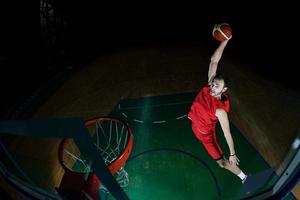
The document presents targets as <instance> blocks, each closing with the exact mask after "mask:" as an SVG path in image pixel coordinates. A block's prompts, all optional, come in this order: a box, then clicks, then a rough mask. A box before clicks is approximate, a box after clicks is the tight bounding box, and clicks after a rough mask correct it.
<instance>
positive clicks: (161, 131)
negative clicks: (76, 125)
mask: <svg viewBox="0 0 300 200" xmlns="http://www.w3.org/2000/svg"><path fill="white" fill-rule="evenodd" d="M195 96H196V93H195V92H189V93H183V94H175V95H165V96H149V97H144V98H138V99H125V100H121V101H120V102H119V103H118V104H117V105H116V106H115V108H114V109H113V111H112V112H111V113H110V116H113V117H118V118H121V119H123V120H124V121H126V122H127V123H128V124H129V126H130V127H131V128H132V130H133V135H134V145H133V151H132V154H131V156H130V158H129V160H128V161H127V163H126V165H125V170H126V171H127V172H128V174H129V181H130V182H129V185H128V186H127V187H125V188H123V189H124V190H125V192H126V193H127V195H128V196H129V198H130V199H132V200H148V199H149V200H153V199H172V200H181V199H182V200H186V199H191V200H192V199H240V198H242V197H245V196H247V194H242V195H240V194H239V191H240V190H241V188H242V186H243V184H242V183H241V181H240V179H239V178H238V177H237V176H235V175H233V174H232V173H230V172H229V171H227V170H224V169H222V168H220V167H219V166H218V165H217V164H216V162H215V161H214V160H213V159H212V158H211V157H210V156H209V155H208V154H207V152H206V151H205V149H204V148H203V146H202V144H201V143H200V142H199V141H198V140H197V139H196V137H195V136H194V134H193V132H192V130H191V123H190V121H189V119H188V118H187V117H186V115H187V113H188V111H189V107H190V105H191V103H192V101H193V99H194V97H195ZM229 117H230V114H229ZM230 128H231V133H232V136H233V139H234V142H235V149H236V153H237V155H238V157H239V159H240V168H241V169H242V170H243V171H244V172H245V173H247V174H256V173H258V172H261V171H264V170H267V169H270V166H269V165H268V164H267V163H266V162H265V161H264V159H263V158H262V157H261V156H260V155H259V154H258V152H257V151H256V150H255V149H254V148H253V146H252V145H251V144H250V143H249V142H248V141H247V140H246V139H245V138H244V137H243V135H242V133H240V132H239V130H238V129H237V128H236V127H235V126H234V125H233V124H232V123H231V124H230ZM216 132H217V137H218V141H219V144H220V145H221V147H222V149H223V151H224V154H225V156H228V146H227V143H226V141H225V138H224V136H223V133H222V130H221V128H220V125H219V124H218V126H217V128H216ZM273 181H274V180H273ZM271 184H272V179H271V180H270V181H268V182H266V184H264V186H263V187H261V188H259V189H258V190H257V191H255V192H254V193H256V192H261V191H264V190H265V189H268V188H269V187H270V186H271ZM102 195H103V194H102ZM248 195H253V192H252V193H251V194H248ZM106 197H107V198H108V199H113V197H112V196H111V195H108V196H106Z"/></svg>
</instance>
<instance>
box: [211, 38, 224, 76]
mask: <svg viewBox="0 0 300 200" xmlns="http://www.w3.org/2000/svg"><path fill="white" fill-rule="evenodd" d="M227 42H228V40H225V41H223V42H221V43H220V45H219V47H218V48H217V49H216V50H215V52H214V54H213V55H212V57H211V58H210V64H209V69H208V82H210V81H211V79H212V78H213V77H214V76H215V74H216V72H217V68H218V63H219V61H220V59H221V57H222V54H223V51H224V49H225V46H226V45H227Z"/></svg>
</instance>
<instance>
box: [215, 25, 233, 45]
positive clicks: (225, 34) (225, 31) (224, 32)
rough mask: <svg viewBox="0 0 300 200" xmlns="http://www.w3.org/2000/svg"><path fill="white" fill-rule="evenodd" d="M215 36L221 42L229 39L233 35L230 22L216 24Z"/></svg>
mask: <svg viewBox="0 0 300 200" xmlns="http://www.w3.org/2000/svg"><path fill="white" fill-rule="evenodd" d="M212 34H213V37H214V38H215V39H216V40H217V41H220V42H223V41H225V40H229V39H230V38H231V37H232V29H231V27H230V25H229V24H227V23H222V24H216V25H215V26H214V29H213V32H212Z"/></svg>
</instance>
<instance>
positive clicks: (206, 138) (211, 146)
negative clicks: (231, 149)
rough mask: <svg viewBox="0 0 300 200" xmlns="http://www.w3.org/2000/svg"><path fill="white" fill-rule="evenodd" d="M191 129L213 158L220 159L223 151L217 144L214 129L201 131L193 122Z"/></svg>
mask: <svg viewBox="0 0 300 200" xmlns="http://www.w3.org/2000/svg"><path fill="white" fill-rule="evenodd" d="M192 130H193V132H194V134H195V136H196V137H197V139H198V140H199V141H200V142H201V143H202V144H203V146H204V147H205V149H206V151H207V152H208V153H209V155H210V156H211V157H212V158H213V159H215V160H220V159H221V158H223V151H222V149H221V147H220V145H219V144H218V141H217V137H216V131H215V129H211V130H210V131H209V133H203V132H201V131H200V129H199V128H198V127H197V126H196V125H195V124H193V123H192Z"/></svg>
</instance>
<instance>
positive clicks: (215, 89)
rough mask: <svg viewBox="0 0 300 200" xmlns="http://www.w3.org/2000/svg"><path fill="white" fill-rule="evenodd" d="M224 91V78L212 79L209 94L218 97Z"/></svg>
mask: <svg viewBox="0 0 300 200" xmlns="http://www.w3.org/2000/svg"><path fill="white" fill-rule="evenodd" d="M225 91H226V87H224V80H223V79H214V80H213V82H212V83H211V85H210V95H211V96H213V97H219V96H221V94H222V93H223V92H225Z"/></svg>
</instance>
